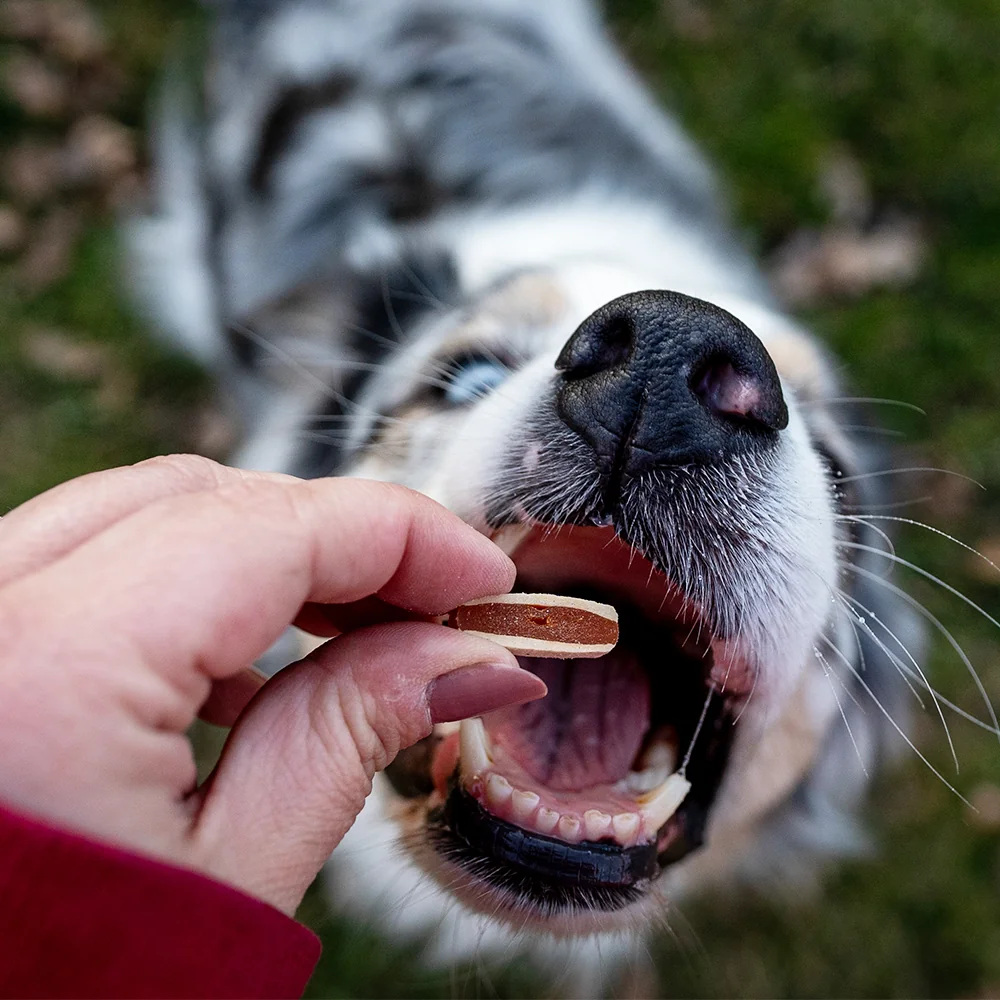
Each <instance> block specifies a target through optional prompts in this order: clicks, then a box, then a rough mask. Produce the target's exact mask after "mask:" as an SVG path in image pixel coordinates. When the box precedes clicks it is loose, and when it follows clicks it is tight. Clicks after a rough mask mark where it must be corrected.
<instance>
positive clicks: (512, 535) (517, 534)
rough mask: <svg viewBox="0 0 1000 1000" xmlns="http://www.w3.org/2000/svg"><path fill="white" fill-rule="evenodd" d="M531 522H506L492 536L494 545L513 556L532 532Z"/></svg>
mask: <svg viewBox="0 0 1000 1000" xmlns="http://www.w3.org/2000/svg"><path fill="white" fill-rule="evenodd" d="M531 530H532V526H531V525H530V524H505V525H504V526H503V527H502V528H497V530H496V531H495V532H493V534H492V535H491V536H490V538H491V540H492V542H493V544H494V545H496V546H497V548H499V549H501V550H502V551H503V552H505V553H506V554H507V555H508V556H513V555H514V553H515V552H516V551H517V550H518V549H519V548H520V546H521V543H522V542H523V541H524V540H525V539H526V538H527V537H528V535H530V534H531Z"/></svg>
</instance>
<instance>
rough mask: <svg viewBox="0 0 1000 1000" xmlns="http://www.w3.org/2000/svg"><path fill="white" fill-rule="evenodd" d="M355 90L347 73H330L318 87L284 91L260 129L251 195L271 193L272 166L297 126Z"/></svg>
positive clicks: (294, 87) (302, 86) (293, 134)
mask: <svg viewBox="0 0 1000 1000" xmlns="http://www.w3.org/2000/svg"><path fill="white" fill-rule="evenodd" d="M355 86H356V81H355V80H354V79H353V78H352V77H351V76H349V75H348V74H347V73H331V74H330V75H329V76H327V77H326V78H325V79H323V80H320V81H319V82H317V83H308V84H306V83H303V84H296V85H295V86H290V87H286V88H285V90H284V91H283V92H282V94H281V95H280V96H279V97H278V99H277V101H275V103H274V105H273V106H272V108H271V110H270V112H269V113H268V116H267V118H266V119H265V121H264V124H263V125H262V126H261V131H260V140H259V142H258V144H257V155H256V156H255V157H254V160H253V166H252V167H251V168H250V190H251V191H253V193H254V194H256V195H258V196H260V197H265V196H267V195H268V194H269V193H270V190H271V180H272V173H273V171H274V167H275V164H276V163H277V162H278V160H279V159H280V157H281V155H282V153H283V152H284V151H285V150H286V149H287V148H288V146H289V144H290V143H291V142H292V140H293V139H294V137H295V132H296V129H297V128H298V126H299V124H300V123H301V122H302V121H303V120H304V119H305V118H307V117H308V116H309V115H311V114H312V113H313V112H315V111H321V110H323V109H326V108H331V107H334V106H335V105H337V104H340V103H341V102H342V101H344V100H345V99H346V98H347V97H348V96H349V95H350V94H351V92H352V91H353V90H354V88H355Z"/></svg>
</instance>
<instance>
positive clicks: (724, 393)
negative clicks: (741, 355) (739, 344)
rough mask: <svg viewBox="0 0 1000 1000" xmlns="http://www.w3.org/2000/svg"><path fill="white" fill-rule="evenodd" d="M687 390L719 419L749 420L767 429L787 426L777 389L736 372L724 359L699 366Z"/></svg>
mask: <svg viewBox="0 0 1000 1000" xmlns="http://www.w3.org/2000/svg"><path fill="white" fill-rule="evenodd" d="M691 389H692V391H693V392H694V394H695V395H696V396H697V397H698V399H699V400H700V401H701V403H702V405H703V406H705V407H706V408H707V409H708V410H710V411H711V412H712V413H715V414H717V415H719V416H727V417H735V418H737V419H739V420H746V421H753V422H754V423H758V424H763V425H764V426H765V427H768V428H770V429H771V430H782V429H783V428H784V427H785V426H786V425H787V423H788V411H787V409H786V408H785V405H784V400H783V399H782V397H781V389H780V386H778V385H777V384H775V385H771V384H770V382H769V381H765V380H762V379H761V378H760V377H759V376H757V375H755V374H750V373H747V372H740V371H737V369H736V368H735V366H734V365H733V363H732V361H731V360H729V359H728V358H726V357H716V358H712V359H710V360H709V361H707V362H706V363H705V364H703V365H702V366H701V367H700V368H699V369H698V370H697V371H696V372H695V374H694V375H693V377H692V379H691Z"/></svg>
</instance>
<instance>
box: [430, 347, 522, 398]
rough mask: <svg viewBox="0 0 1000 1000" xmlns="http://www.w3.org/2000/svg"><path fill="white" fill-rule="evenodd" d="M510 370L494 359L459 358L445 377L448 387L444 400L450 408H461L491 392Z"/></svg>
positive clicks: (479, 357) (482, 357) (478, 356)
mask: <svg viewBox="0 0 1000 1000" xmlns="http://www.w3.org/2000/svg"><path fill="white" fill-rule="evenodd" d="M509 374H510V369H509V368H507V366H506V365H504V364H503V363H502V362H501V361H498V360H497V359H496V358H488V357H484V356H482V355H476V356H474V357H467V358H461V359H459V360H457V361H454V362H452V364H451V366H450V368H449V370H448V373H447V375H446V376H445V378H446V380H447V382H448V386H447V388H446V389H445V390H444V398H445V400H446V401H447V402H448V403H450V404H451V405H452V406H463V405H465V404H466V403H472V402H475V401H476V400H477V399H480V398H481V397H483V396H485V395H487V394H488V393H490V392H492V391H493V390H494V389H495V388H496V387H497V386H498V385H499V384H500V383H501V382H503V381H504V379H506V378H507V376H508V375H509Z"/></svg>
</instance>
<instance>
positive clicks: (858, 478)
mask: <svg viewBox="0 0 1000 1000" xmlns="http://www.w3.org/2000/svg"><path fill="white" fill-rule="evenodd" d="M915 472H936V473H940V474H941V475H944V476H954V477H955V478H956V479H964V480H965V481H966V482H969V483H972V484H973V485H974V486H978V487H979V488H980V489H981V490H985V489H986V487H985V486H984V485H983V484H982V483H981V482H979V480H978V479H973V478H972V476H967V475H965V473H964V472H955V470H954V469H939V468H937V467H935V466H930V465H917V466H911V467H907V468H901V469H895V468H894V469H880V470H878V471H877V472H859V473H857V474H855V475H853V476H839V477H838V478H837V482H838V483H858V482H862V481H864V480H866V479H877V478H879V477H880V476H902V475H910V474H912V473H915Z"/></svg>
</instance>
